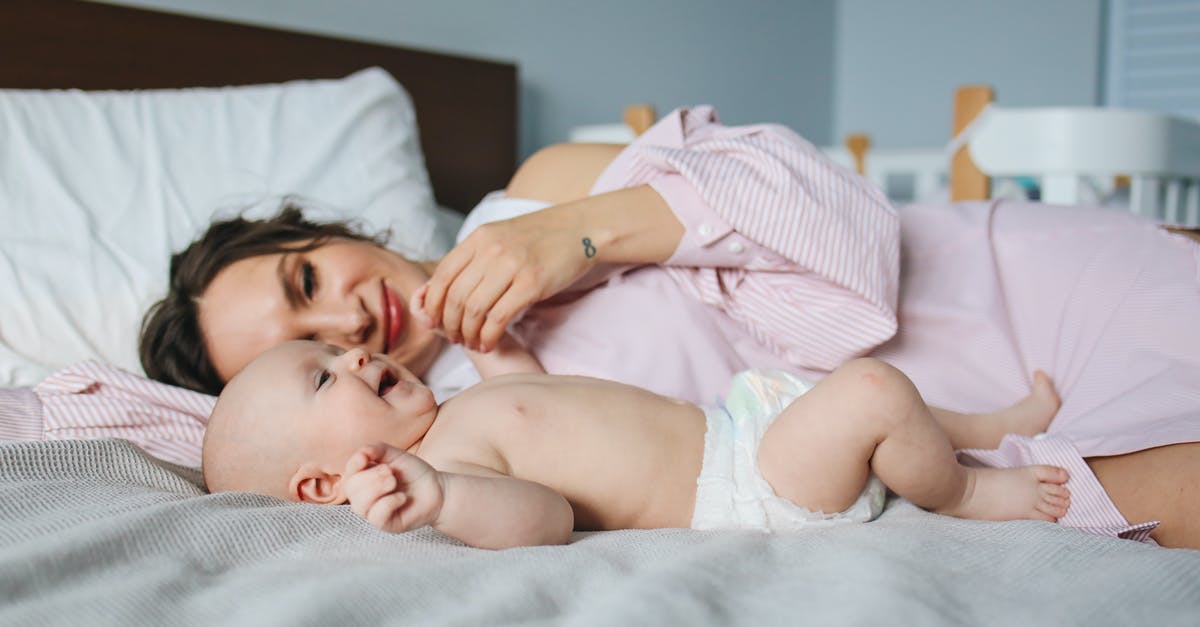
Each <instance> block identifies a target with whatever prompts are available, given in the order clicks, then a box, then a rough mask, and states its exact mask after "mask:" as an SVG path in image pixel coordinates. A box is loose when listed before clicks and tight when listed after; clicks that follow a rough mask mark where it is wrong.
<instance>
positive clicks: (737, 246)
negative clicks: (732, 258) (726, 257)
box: [729, 242, 746, 255]
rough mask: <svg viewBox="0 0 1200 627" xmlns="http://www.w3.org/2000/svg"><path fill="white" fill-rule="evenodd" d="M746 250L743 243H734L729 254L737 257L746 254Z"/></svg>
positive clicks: (730, 245) (730, 246)
mask: <svg viewBox="0 0 1200 627" xmlns="http://www.w3.org/2000/svg"><path fill="white" fill-rule="evenodd" d="M745 250H746V247H745V246H743V245H742V243H741V242H733V243H731V244H729V252H731V253H733V254H735V255H738V254H741V253H743V252H745Z"/></svg>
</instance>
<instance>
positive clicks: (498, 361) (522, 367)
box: [466, 331, 546, 379]
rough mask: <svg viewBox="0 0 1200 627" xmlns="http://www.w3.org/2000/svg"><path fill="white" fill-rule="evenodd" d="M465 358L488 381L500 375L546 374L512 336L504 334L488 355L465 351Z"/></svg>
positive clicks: (540, 365) (539, 364)
mask: <svg viewBox="0 0 1200 627" xmlns="http://www.w3.org/2000/svg"><path fill="white" fill-rule="evenodd" d="M466 351H467V357H468V358H470V360H471V363H473V364H475V369H476V370H478V371H479V376H480V377H483V378H484V379H490V378H492V377H495V376H499V375H502V374H530V373H532V374H543V373H545V372H546V369H545V368H542V364H541V363H540V362H538V360H537V359H536V358H535V357H534V356H533V355H532V354H531V353H530V352H529V351H527V350H525V347H524V346H521V344H520V343H519V342H517V340H516V339H515V338H513V336H511V335H509V334H508V331H505V332H504V335H501V336H500V342H499V343H497V344H496V348H494V349H492V351H491V352H490V353H481V352H478V351H473V350H471V349H466Z"/></svg>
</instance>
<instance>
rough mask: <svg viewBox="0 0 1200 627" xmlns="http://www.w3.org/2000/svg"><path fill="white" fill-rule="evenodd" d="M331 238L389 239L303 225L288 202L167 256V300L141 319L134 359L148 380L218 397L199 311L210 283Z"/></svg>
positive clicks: (348, 228) (211, 230)
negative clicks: (238, 266)
mask: <svg viewBox="0 0 1200 627" xmlns="http://www.w3.org/2000/svg"><path fill="white" fill-rule="evenodd" d="M334 238H343V239H353V240H359V241H365V242H370V243H373V244H376V245H378V246H383V245H384V242H385V241H386V240H387V234H386V233H383V234H379V235H375V236H371V235H366V234H364V233H362V232H361V231H359V230H358V229H357V228H355V227H354V226H353V225H351V224H350V223H348V222H315V221H311V220H307V219H305V218H304V212H303V211H302V210H301V209H300V207H299V206H297V205H295V204H293V203H291V202H287V203H285V204H284V205H283V207H282V208H281V209H280V210H279V212H278V213H276V214H275V215H274V216H272V217H270V218H267V219H263V220H247V219H245V218H242V217H236V218H232V219H229V220H222V221H219V222H214V223H213V224H212V225H211V226H209V227H208V230H206V231H205V232H204V235H202V236H200V238H199V239H197V240H196V241H194V242H192V243H191V244H190V245H188V247H187V248H185V249H184V250H183V251H182V252H179V253H176V254H174V255H172V256H171V269H170V283H169V286H168V288H167V295H166V297H164V298H163V299H162V300H160V301H158V302H157V303H154V305H152V306H151V307H150V309H149V310H148V311H147V312H146V316H145V318H143V319H142V328H141V332H140V336H139V339H138V355H139V357H140V358H141V361H142V368H143V369H144V370H145V371H146V374H147V375H148V376H149V377H150V378H152V379H155V380H157V381H161V382H163V383H169V384H171V385H178V386H181V387H185V388H188V389H191V390H196V391H197V392H204V393H206V394H214V395H215V394H220V392H221V388H223V387H224V386H225V382H224V381H221V377H219V376H218V375H217V371H216V368H214V367H213V365H212V359H211V357H210V356H209V354H208V348H207V346H206V344H205V341H204V332H203V331H202V330H201V328H200V317H199V309H198V307H197V302H198V300H199V298H200V297H201V295H203V294H204V291H205V290H206V289H208V285H209V283H211V282H212V280H213V278H215V277H216V276H217V273H219V272H220V271H221V270H224V269H225V268H226V267H228V266H229V265H231V264H233V263H235V262H237V261H240V260H242V259H246V258H249V257H257V256H259V255H270V254H276V253H281V252H305V251H310V250H314V249H317V248H320V247H321V246H323V245H324V244H325V243H326V242H328V241H329V240H331V239H334Z"/></svg>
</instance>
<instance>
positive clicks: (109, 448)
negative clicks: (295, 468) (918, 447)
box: [0, 440, 1200, 627]
mask: <svg viewBox="0 0 1200 627" xmlns="http://www.w3.org/2000/svg"><path fill="white" fill-rule="evenodd" d="M511 623H543V624H550V625H728V624H745V625H795V624H813V625H833V624H850V625H1119V624H1124V625H1143V624H1154V625H1197V624H1200V551H1190V550H1179V549H1174V550H1172V549H1163V548H1156V547H1153V546H1149V545H1145V544H1140V543H1136V542H1132V541H1128V540H1115V539H1110V538H1102V537H1097V536H1090V535H1086V534H1084V533H1081V532H1078V531H1074V530H1070V529H1066V528H1063V527H1059V526H1057V525H1054V524H1049V523H1041V522H1009V523H987V522H977V521H966V520H958V519H954V518H948V517H944V516H937V515H933V514H929V513H926V512H923V511H921V510H919V509H917V508H916V507H913V506H912V505H910V504H908V503H906V502H903V501H893V502H890V503H889V505H888V507H887V509H886V511H885V512H884V514H883V516H882V517H881V518H880V519H879V520H877V521H875V522H872V523H867V524H862V525H846V526H841V527H835V528H830V529H818V530H814V531H811V532H807V533H798V534H763V533H754V532H698V531H690V530H685V529H663V530H650V531H617V532H603V533H579V534H576V535H575V538H574V539H573V541H572V542H571V544H569V545H567V546H556V547H534V548H521V549H511V550H506V551H485V550H479V549H472V548H468V547H465V546H463V545H461V544H459V543H458V542H455V541H453V540H451V539H449V538H446V537H445V536H442V535H440V534H438V533H436V532H434V531H432V530H430V529H423V530H419V531H415V532H411V533H406V534H400V535H391V534H386V533H382V532H380V531H377V530H375V529H374V528H372V527H371V526H370V525H369V524H367V523H366V522H365V521H363V520H361V519H359V518H358V517H356V516H355V515H354V514H353V513H352V512H351V511H350V510H349V508H347V507H327V506H324V507H323V506H314V505H306V504H294V503H285V502H282V501H278V500H276V499H272V498H269V497H262V496H256V495H249V494H218V495H210V494H207V493H206V492H205V491H204V490H203V489H202V487H201V485H200V477H199V475H198V473H197V472H196V471H195V470H192V469H187V468H182V467H176V466H171V465H169V464H166V463H164V462H160V461H157V460H155V459H154V458H151V457H149V456H147V455H145V454H144V453H142V452H141V451H140V450H139V449H138V448H136V447H135V446H133V445H131V444H129V443H127V442H124V441H119V440H94V441H63V442H0V624H2V625H22V626H24V625H42V624H46V625H289V626H290V625H336V626H339V627H344V626H348V625H360V624H363V625H377V624H405V625H503V624H511Z"/></svg>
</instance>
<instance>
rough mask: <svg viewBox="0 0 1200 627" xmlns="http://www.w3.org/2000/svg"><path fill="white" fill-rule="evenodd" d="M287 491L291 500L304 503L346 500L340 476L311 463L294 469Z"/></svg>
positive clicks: (326, 502)
mask: <svg viewBox="0 0 1200 627" xmlns="http://www.w3.org/2000/svg"><path fill="white" fill-rule="evenodd" d="M288 493H289V494H290V495H291V497H292V500H295V501H302V502H304V503H316V504H317V505H341V504H342V503H345V502H346V497H345V495H344V494H342V476H341V475H339V474H336V473H331V472H327V471H326V470H324V469H322V468H321V467H320V466H317V465H316V464H311V463H305V464H304V465H302V466H300V468H298V469H296V472H295V473H294V474H293V475H292V480H291V481H290V482H289V483H288Z"/></svg>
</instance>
